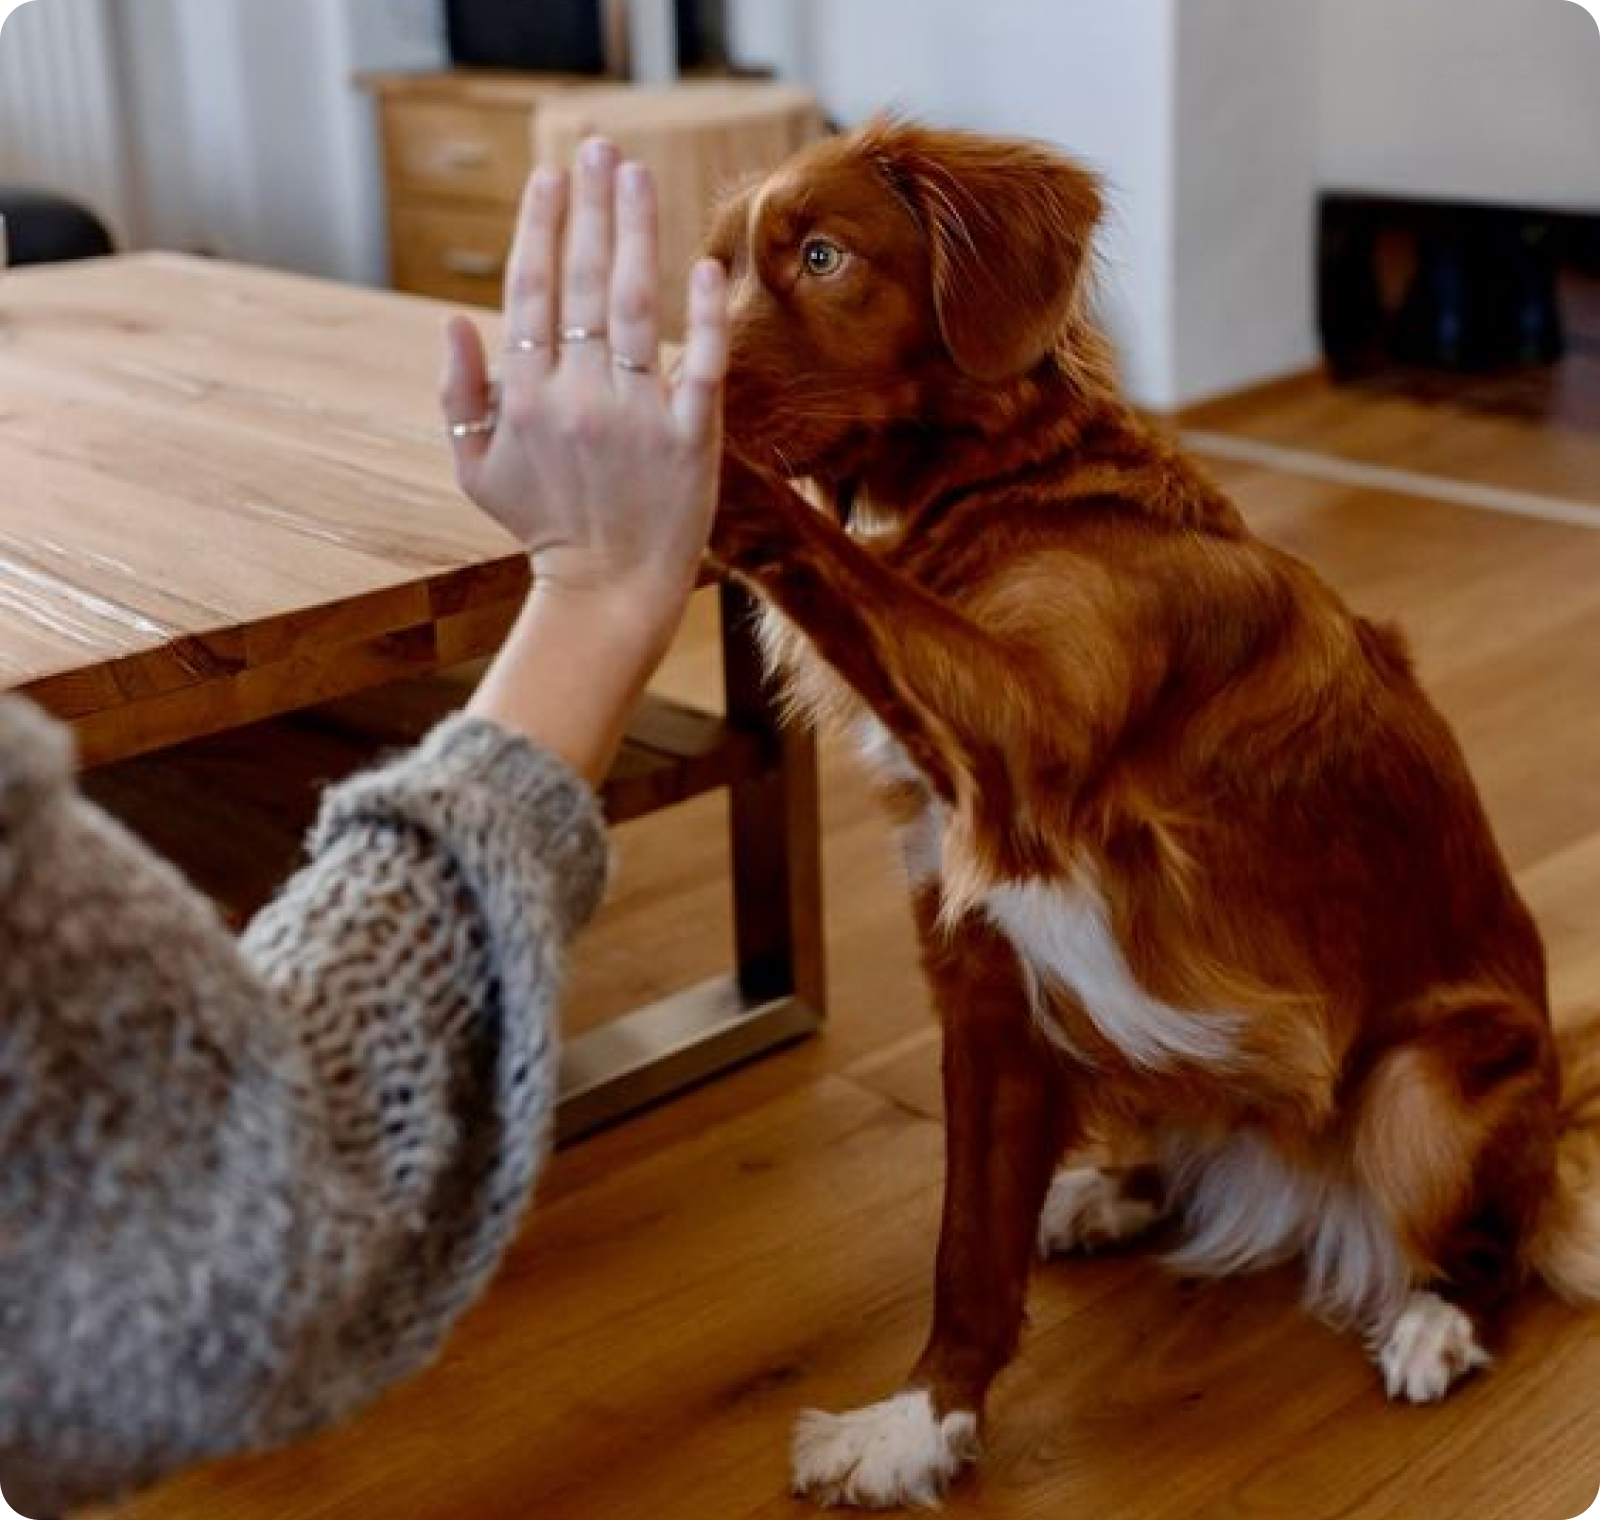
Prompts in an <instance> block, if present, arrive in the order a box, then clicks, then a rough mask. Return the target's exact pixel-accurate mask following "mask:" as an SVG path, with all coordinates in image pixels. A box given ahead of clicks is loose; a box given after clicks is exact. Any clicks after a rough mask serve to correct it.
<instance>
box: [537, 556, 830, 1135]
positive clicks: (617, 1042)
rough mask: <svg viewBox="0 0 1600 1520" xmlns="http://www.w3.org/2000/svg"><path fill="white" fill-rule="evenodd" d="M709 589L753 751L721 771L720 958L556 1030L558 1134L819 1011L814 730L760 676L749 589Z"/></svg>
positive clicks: (605, 1118)
mask: <svg viewBox="0 0 1600 1520" xmlns="http://www.w3.org/2000/svg"><path fill="white" fill-rule="evenodd" d="M720 595H721V615H722V658H723V678H724V686H725V689H726V693H727V720H728V725H729V727H730V728H731V729H733V730H734V731H735V732H736V733H738V734H739V735H740V736H742V737H744V738H746V739H749V738H752V737H753V738H754V739H755V741H756V742H755V744H754V745H753V746H749V747H751V748H753V749H754V750H755V752H756V754H757V755H758V756H759V759H758V761H757V762H756V763H755V764H752V765H748V766H741V767H738V768H736V770H735V772H734V774H733V776H732V777H731V779H730V781H729V784H728V791H729V802H728V813H729V829H730V834H731V839H730V842H731V846H732V850H731V861H732V866H731V883H730V888H731V891H732V893H733V926H734V945H733V960H734V968H733V970H732V972H731V973H730V974H729V975H728V976H725V977H716V978H713V979H712V980H711V981H709V982H705V983H702V984H701V985H700V986H697V987H691V988H689V989H687V990H685V991H683V992H680V993H676V994H674V995H672V996H671V997H667V998H664V999H662V1000H661V1001H660V1002H657V1003H653V1004H651V1005H650V1006H649V1007H646V1008H641V1009H637V1010H636V1011H634V1012H633V1013H630V1014H627V1015H626V1016H624V1017H621V1018H618V1019H614V1020H612V1021H610V1022H609V1023H606V1024H603V1025H601V1026H600V1027H599V1028H597V1029H594V1030H591V1031H590V1032H588V1033H587V1034H584V1035H580V1036H579V1037H577V1038H576V1039H574V1040H572V1041H571V1042H569V1044H568V1046H567V1049H566V1051H565V1053H564V1055H563V1059H562V1083H561V1106H560V1110H559V1114H558V1118H557V1133H558V1135H559V1136H560V1137H561V1138H562V1139H570V1138H572V1137H574V1136H576V1135H579V1134H582V1133H584V1132H585V1131H587V1130H591V1129H594V1128H597V1127H598V1126H600V1125H602V1124H605V1123H607V1122H609V1121H611V1120H613V1119H617V1118H620V1117H622V1116H623V1115H624V1114H627V1113H630V1112H632V1111H634V1110H636V1109H639V1108H642V1107H644V1106H645V1105H646V1104H648V1103H653V1102H655V1101H657V1100H658V1099H660V1098H664V1097H666V1096H668V1095H669V1094H671V1093H674V1092H677V1091H679V1090H681V1089H683V1088H685V1087H688V1086H690V1085H692V1084H693V1083H696V1082H699V1081H702V1080H704V1079H705V1078H706V1077H709V1076H713V1075H715V1074H716V1073H718V1072H721V1071H725V1070H727V1069H728V1068H729V1067H731V1066H734V1065H736V1064H738V1063H739V1062H742V1061H746V1060H749V1059H750V1058H751V1057H752V1056H756V1055H759V1054H761V1053H763V1052H765V1051H768V1050H771V1049H773V1048H774V1047H776V1046H778V1045H782V1044H787V1043H789V1042H790V1041H793V1040H796V1039H799V1038H801V1037H803V1036H805V1035H808V1034H811V1033H813V1032H815V1031H816V1030H817V1029H818V1028H819V1027H820V1026H821V1023H822V1019H823V1016H824V1013H825V1011H826V965H825V958H824V950H823V921H822V853H821V820H820V811H819V801H818V789H817V756H816V741H815V740H814V738H813V737H812V735H811V734H810V733H809V732H808V731H806V730H803V729H801V728H799V727H797V726H795V725H793V724H787V723H785V722H783V721H782V719H781V717H780V715H779V712H778V707H777V704H776V703H775V702H774V701H773V699H772V696H771V693H770V692H769V691H768V690H767V688H766V685H765V682H764V681H763V679H762V673H761V657H760V652H759V650H758V649H757V647H756V643H755V636H754V627H753V622H752V606H751V603H750V601H749V598H748V597H747V596H746V595H745V593H743V592H742V591H740V590H739V589H738V588H736V587H733V586H726V585H725V586H723V587H722V589H721V592H720Z"/></svg>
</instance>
